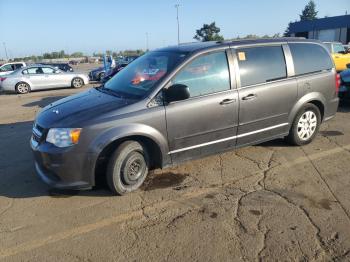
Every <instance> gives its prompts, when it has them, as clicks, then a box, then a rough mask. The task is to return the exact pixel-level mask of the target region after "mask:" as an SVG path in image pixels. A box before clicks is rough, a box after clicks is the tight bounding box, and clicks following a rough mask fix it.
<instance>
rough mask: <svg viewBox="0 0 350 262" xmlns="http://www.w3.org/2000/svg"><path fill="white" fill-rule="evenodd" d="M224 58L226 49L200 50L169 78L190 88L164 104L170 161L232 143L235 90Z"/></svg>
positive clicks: (205, 152)
mask: <svg viewBox="0 0 350 262" xmlns="http://www.w3.org/2000/svg"><path fill="white" fill-rule="evenodd" d="M227 61H228V60H227V54H226V51H220V52H214V53H209V54H204V55H201V56H199V57H197V58H194V59H193V60H192V61H191V62H189V63H188V64H187V65H186V66H185V67H184V68H183V69H182V70H181V71H180V72H179V73H178V74H176V76H175V77H174V78H173V79H172V81H171V84H184V85H186V86H188V87H189V90H190V98H189V99H187V100H183V101H178V102H172V103H170V104H168V105H166V106H165V109H166V120H167V131H168V143H169V149H170V153H169V154H170V155H171V157H172V161H173V163H176V162H179V161H183V160H187V159H192V158H196V157H199V156H204V155H209V154H212V153H215V152H219V151H222V150H225V149H229V148H233V147H235V145H236V134H237V124H238V118H237V117H238V94H237V91H236V90H235V89H231V78H230V73H229V66H228V62H227ZM232 82H234V81H232Z"/></svg>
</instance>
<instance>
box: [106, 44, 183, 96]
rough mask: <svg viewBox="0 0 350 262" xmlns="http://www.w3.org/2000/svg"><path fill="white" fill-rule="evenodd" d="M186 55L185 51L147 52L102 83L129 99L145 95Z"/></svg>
mask: <svg viewBox="0 0 350 262" xmlns="http://www.w3.org/2000/svg"><path fill="white" fill-rule="evenodd" d="M185 56H186V53H174V52H158V51H155V52H149V53H147V54H145V55H143V56H141V57H140V58H138V59H136V60H135V61H133V62H132V63H130V64H129V65H128V66H127V67H126V68H125V69H123V70H121V71H120V72H119V73H118V74H116V75H115V76H114V77H113V78H111V79H110V80H109V81H107V82H106V83H105V85H104V88H105V89H109V90H110V91H113V92H115V93H116V94H117V95H120V96H122V97H126V98H131V99H141V98H143V97H145V96H147V95H148V94H149V93H150V92H151V91H152V90H153V89H154V88H155V87H156V86H157V84H158V83H159V82H160V81H162V80H163V79H164V77H165V76H166V75H167V73H169V72H170V71H172V70H173V69H174V68H175V67H176V66H177V65H178V64H179V62H181V61H182V60H183V59H184V58H185Z"/></svg>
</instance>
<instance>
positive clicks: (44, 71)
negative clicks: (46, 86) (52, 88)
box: [41, 67, 55, 74]
mask: <svg viewBox="0 0 350 262" xmlns="http://www.w3.org/2000/svg"><path fill="white" fill-rule="evenodd" d="M41 69H42V70H43V73H44V74H53V73H54V71H55V70H54V69H53V68H51V67H42V68H41Z"/></svg>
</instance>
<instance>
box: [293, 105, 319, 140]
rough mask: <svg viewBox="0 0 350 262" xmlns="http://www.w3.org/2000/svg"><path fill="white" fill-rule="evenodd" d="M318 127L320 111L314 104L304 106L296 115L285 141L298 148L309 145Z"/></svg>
mask: <svg viewBox="0 0 350 262" xmlns="http://www.w3.org/2000/svg"><path fill="white" fill-rule="evenodd" d="M320 125H321V113H320V110H319V109H318V107H317V106H315V105H314V104H306V105H304V106H303V107H302V108H301V109H300V111H299V112H298V114H297V115H296V117H295V119H294V122H293V124H292V127H291V129H290V131H289V135H288V136H287V141H288V142H289V143H291V144H293V145H298V146H301V145H306V144H309V143H310V142H311V141H312V140H313V139H314V138H315V137H316V135H317V132H318V130H319V128H320Z"/></svg>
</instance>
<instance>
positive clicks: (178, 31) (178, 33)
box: [175, 4, 180, 45]
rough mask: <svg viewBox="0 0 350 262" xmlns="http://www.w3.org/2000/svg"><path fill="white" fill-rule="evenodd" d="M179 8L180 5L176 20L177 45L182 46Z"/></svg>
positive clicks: (177, 7)
mask: <svg viewBox="0 0 350 262" xmlns="http://www.w3.org/2000/svg"><path fill="white" fill-rule="evenodd" d="M179 6H180V4H176V5H175V8H176V20H177V44H178V45H179V44H180V22H179Z"/></svg>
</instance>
